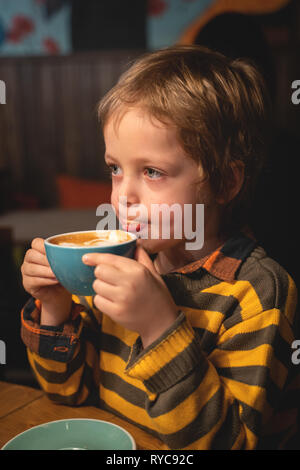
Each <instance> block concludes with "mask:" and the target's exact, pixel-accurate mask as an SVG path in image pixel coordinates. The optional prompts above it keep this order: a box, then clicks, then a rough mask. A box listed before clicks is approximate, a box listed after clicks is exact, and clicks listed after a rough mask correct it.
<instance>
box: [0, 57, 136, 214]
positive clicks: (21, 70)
mask: <svg viewBox="0 0 300 470" xmlns="http://www.w3.org/2000/svg"><path fill="white" fill-rule="evenodd" d="M139 54H140V51H129V52H128V51H112V52H106V51H104V52H99V53H82V54H75V55H70V56H63V57H24V58H2V59H0V79H1V80H4V81H5V83H6V88H7V103H6V104H5V105H1V106H0V169H1V168H3V167H6V169H8V170H9V171H10V174H11V184H12V185H13V187H14V188H15V190H17V191H23V192H27V193H30V194H32V195H34V196H36V197H37V198H38V199H39V201H40V203H41V205H42V207H50V206H53V205H55V203H56V191H55V184H54V179H55V175H56V174H57V173H67V174H68V175H72V176H77V177H79V176H80V177H84V178H87V179H94V180H103V179H105V173H104V171H103V170H104V164H103V150H104V147H103V139H102V135H101V131H100V127H99V124H98V122H97V113H96V107H97V103H98V101H99V100H100V99H101V97H102V96H103V95H104V94H105V93H106V92H107V91H108V90H109V89H110V88H111V87H112V86H113V85H114V84H115V83H116V81H117V80H118V78H119V76H120V74H121V73H122V71H123V70H125V69H126V67H127V66H128V64H129V62H130V61H132V60H133V59H134V58H135V57H136V56H137V55H139Z"/></svg>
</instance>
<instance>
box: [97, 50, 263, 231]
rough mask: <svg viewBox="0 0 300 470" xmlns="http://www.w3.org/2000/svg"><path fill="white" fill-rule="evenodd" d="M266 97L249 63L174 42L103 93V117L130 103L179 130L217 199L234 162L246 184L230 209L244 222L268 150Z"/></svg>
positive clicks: (100, 109) (237, 221) (181, 140)
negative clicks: (242, 169)
mask: <svg viewBox="0 0 300 470" xmlns="http://www.w3.org/2000/svg"><path fill="white" fill-rule="evenodd" d="M267 98H268V95H267V93H266V90H265V84H264V80H263V78H262V76H261V74H260V73H259V72H258V70H257V69H256V68H255V67H254V66H253V65H251V64H250V63H249V62H247V61H245V60H242V59H239V60H231V59H229V58H227V57H225V56H223V55H222V54H220V53H217V52H213V51H211V50H209V49H206V48H203V47H200V46H174V47H170V48H166V49H163V50H159V51H156V52H151V53H147V54H145V55H143V56H142V57H141V58H139V59H138V60H136V62H135V63H134V64H133V65H132V66H131V67H130V68H129V69H128V70H127V71H126V72H125V73H124V74H123V75H122V76H121V77H120V79H119V81H118V83H117V84H116V85H115V86H114V87H113V88H112V89H111V90H110V91H109V92H108V93H107V94H106V95H105V96H104V98H103V99H102V100H101V101H100V104H99V107H98V116H99V119H100V122H101V124H102V127H103V128H104V126H105V124H106V123H107V121H108V119H109V118H110V117H111V116H112V115H115V116H116V117H117V116H118V117H121V115H122V113H123V112H126V110H127V109H128V108H130V107H136V106H138V107H141V108H143V109H144V110H145V111H146V112H147V113H149V115H150V116H153V117H155V118H156V119H158V120H159V121H161V122H163V123H165V124H169V125H170V124H171V125H174V126H175V128H176V129H177V135H178V140H179V143H180V144H181V146H182V148H183V149H184V151H185V152H186V154H187V155H189V156H190V157H191V158H193V159H194V160H195V161H196V162H197V163H199V164H200V165H201V167H202V169H203V171H204V175H205V177H206V179H207V180H208V182H209V184H210V188H211V190H212V192H213V194H214V195H215V196H216V197H224V196H225V197H226V193H227V191H228V188H229V187H230V184H231V181H232V174H233V173H232V169H233V166H234V164H235V162H242V163H243V166H244V175H245V176H244V183H243V186H242V188H241V190H240V192H239V194H238V195H237V196H236V197H235V198H234V200H233V201H231V202H230V203H229V204H228V205H227V206H226V207H227V209H228V210H227V211H226V217H225V218H224V220H227V221H229V218H228V215H229V214H230V215H231V217H230V225H231V226H232V225H233V224H234V225H235V226H236V227H241V226H242V225H243V224H244V222H245V217H244V216H245V215H246V210H247V209H248V207H249V202H250V201H251V194H252V192H253V189H254V184H255V182H256V179H257V176H258V174H259V171H260V169H261V167H262V165H263V163H264V157H265V153H266V141H267V139H266V130H267V123H268V119H267V109H268V106H266V101H267Z"/></svg>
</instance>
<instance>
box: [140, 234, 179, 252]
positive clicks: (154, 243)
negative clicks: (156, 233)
mask: <svg viewBox="0 0 300 470" xmlns="http://www.w3.org/2000/svg"><path fill="white" fill-rule="evenodd" d="M181 243H182V240H178V239H170V240H164V239H146V238H139V242H138V244H139V245H140V246H142V247H143V248H144V250H145V251H147V253H148V254H150V255H152V254H154V253H158V252H159V251H164V250H167V249H168V248H172V247H174V246H177V245H179V244H181Z"/></svg>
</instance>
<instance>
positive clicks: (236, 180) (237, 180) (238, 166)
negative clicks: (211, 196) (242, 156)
mask: <svg viewBox="0 0 300 470" xmlns="http://www.w3.org/2000/svg"><path fill="white" fill-rule="evenodd" d="M230 169H231V175H230V178H229V181H228V184H227V186H226V194H223V195H222V196H220V197H218V198H217V202H218V203H219V204H229V203H230V201H232V200H233V199H234V198H235V197H236V196H237V195H238V193H239V192H240V190H241V188H242V186H243V183H244V178H245V165H244V163H243V162H242V161H241V160H238V161H234V162H231V164H230Z"/></svg>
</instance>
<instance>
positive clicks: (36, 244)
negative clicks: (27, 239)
mask: <svg viewBox="0 0 300 470" xmlns="http://www.w3.org/2000/svg"><path fill="white" fill-rule="evenodd" d="M31 247H32V248H33V249H34V250H37V251H39V252H40V253H42V254H43V255H44V254H46V250H45V244H44V240H43V239H42V238H34V239H33V240H32V242H31Z"/></svg>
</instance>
